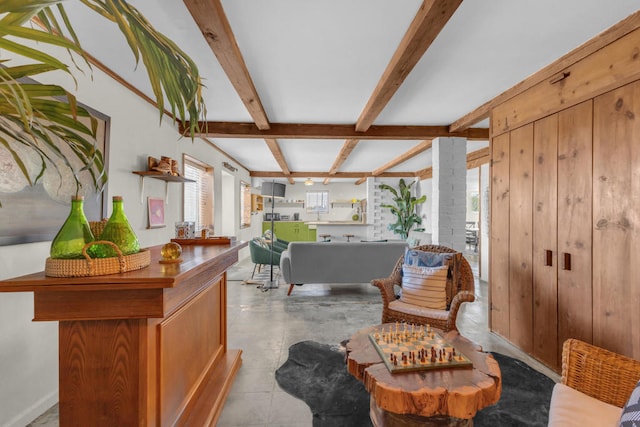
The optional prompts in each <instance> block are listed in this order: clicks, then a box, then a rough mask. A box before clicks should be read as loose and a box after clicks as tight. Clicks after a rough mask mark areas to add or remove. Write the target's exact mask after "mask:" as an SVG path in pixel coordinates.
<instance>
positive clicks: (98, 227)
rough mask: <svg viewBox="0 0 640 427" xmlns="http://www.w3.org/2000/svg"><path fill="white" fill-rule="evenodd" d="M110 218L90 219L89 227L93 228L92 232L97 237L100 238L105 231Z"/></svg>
mask: <svg viewBox="0 0 640 427" xmlns="http://www.w3.org/2000/svg"><path fill="white" fill-rule="evenodd" d="M108 221H109V220H108V219H107V218H105V219H103V220H102V221H89V228H90V229H91V234H93V237H94V238H96V239H99V238H100V235H101V234H102V232H103V231H104V227H105V226H106V225H107V222H108Z"/></svg>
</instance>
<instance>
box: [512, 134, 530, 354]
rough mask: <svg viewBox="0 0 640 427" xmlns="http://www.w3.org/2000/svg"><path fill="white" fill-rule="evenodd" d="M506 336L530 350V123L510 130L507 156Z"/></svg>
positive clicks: (522, 347) (527, 350) (528, 351)
mask: <svg viewBox="0 0 640 427" xmlns="http://www.w3.org/2000/svg"><path fill="white" fill-rule="evenodd" d="M509 168H510V171H509V211H510V222H509V252H510V265H509V339H510V340H511V341H512V342H513V343H514V344H516V345H517V346H518V347H520V348H521V349H522V350H524V351H525V352H527V353H531V352H532V351H533V289H532V288H533V286H532V282H533V270H532V250H533V246H532V235H533V219H532V217H533V215H532V206H533V204H532V199H533V124H529V125H526V126H523V127H521V128H518V129H515V130H513V131H512V132H511V150H510V157H509Z"/></svg>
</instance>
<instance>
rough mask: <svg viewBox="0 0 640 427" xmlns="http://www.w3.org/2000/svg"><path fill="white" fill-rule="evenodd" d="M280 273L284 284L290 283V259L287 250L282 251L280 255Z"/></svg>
mask: <svg viewBox="0 0 640 427" xmlns="http://www.w3.org/2000/svg"><path fill="white" fill-rule="evenodd" d="M280 273H281V274H282V278H283V279H284V281H285V283H291V258H290V257H289V251H288V250H284V251H282V253H281V254H280Z"/></svg>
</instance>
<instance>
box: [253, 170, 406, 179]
mask: <svg viewBox="0 0 640 427" xmlns="http://www.w3.org/2000/svg"><path fill="white" fill-rule="evenodd" d="M249 176H251V177H255V178H289V177H291V178H359V177H361V176H365V177H370V176H371V172H336V173H335V174H333V175H329V172H291V174H290V175H288V176H285V175H284V174H283V173H282V172H274V171H251V172H249ZM379 176H380V177H383V178H402V177H412V176H415V173H414V172H385V173H383V174H381V175H379Z"/></svg>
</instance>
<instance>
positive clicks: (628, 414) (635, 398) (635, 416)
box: [619, 381, 640, 427]
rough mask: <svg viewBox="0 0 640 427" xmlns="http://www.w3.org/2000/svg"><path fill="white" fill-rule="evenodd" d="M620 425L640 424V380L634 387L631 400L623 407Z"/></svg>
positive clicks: (625, 426) (634, 426)
mask: <svg viewBox="0 0 640 427" xmlns="http://www.w3.org/2000/svg"><path fill="white" fill-rule="evenodd" d="M619 426H620V427H637V426H640V381H638V384H636V388H634V389H633V392H632V393H631V396H629V400H627V403H625V405H624V408H622V415H621V416H620V421H619Z"/></svg>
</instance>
